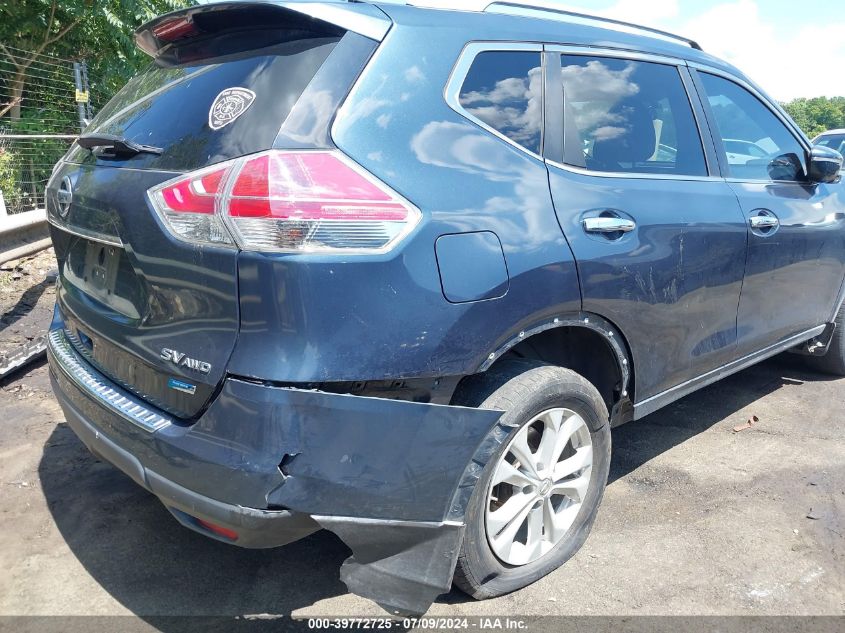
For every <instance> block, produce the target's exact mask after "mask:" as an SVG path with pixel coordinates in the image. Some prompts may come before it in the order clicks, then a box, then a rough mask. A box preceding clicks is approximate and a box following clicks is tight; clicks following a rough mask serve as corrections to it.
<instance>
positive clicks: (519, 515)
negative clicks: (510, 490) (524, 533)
mask: <svg viewBox="0 0 845 633" xmlns="http://www.w3.org/2000/svg"><path fill="white" fill-rule="evenodd" d="M535 500H536V496H535V495H533V494H525V493H523V492H518V493H516V494H515V495H513V496H512V497H511V498H510V499H508V500H507V501H505V503H503V504H502V506H501V507H500V508H498V509H496V510H494V511H492V512H488V514H487V528H488V529H489V530H490V531H491V532H492V533H493V536H494V537H497V536H502V535H504V533H505V532H508V531H510V529H511V528H513V527H514V526H515V529H514V530H513V533H514V534H516V531H517V530H518V529H519V528H520V526H521V525H522V523H523V521H525V515H526V514H528V510H530V509H531V506H532V504H533V503H534V501H535ZM500 533H501V534H500Z"/></svg>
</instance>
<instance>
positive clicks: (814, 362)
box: [807, 304, 845, 376]
mask: <svg viewBox="0 0 845 633" xmlns="http://www.w3.org/2000/svg"><path fill="white" fill-rule="evenodd" d="M807 362H808V363H809V364H810V366H811V367H812V368H813V369H817V370H819V371H823V372H825V373H826V374H833V375H835V376H845V304H843V305H842V307H841V308H839V314H838V315H837V317H836V329H835V330H834V331H833V337H832V338H831V339H830V345H829V346H828V348H827V354H825V355H824V356H808V357H807Z"/></svg>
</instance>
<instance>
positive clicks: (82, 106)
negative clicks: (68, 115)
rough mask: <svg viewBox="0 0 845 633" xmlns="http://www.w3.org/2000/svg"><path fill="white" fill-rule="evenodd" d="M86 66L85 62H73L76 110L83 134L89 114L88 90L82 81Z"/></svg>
mask: <svg viewBox="0 0 845 633" xmlns="http://www.w3.org/2000/svg"><path fill="white" fill-rule="evenodd" d="M84 66H85V64H84V62H82V63H80V62H73V80H74V83H75V84H76V109H77V112H78V113H79V130H80V131H81V132H84V131H85V127H86V126H87V125H88V117H87V116H86V115H87V114H88V112H87V105H88V90H87V88H86V87H85V83H84V82H83V79H82V76H83V75H82V73H83V68H84ZM85 74H87V72H86V73H85Z"/></svg>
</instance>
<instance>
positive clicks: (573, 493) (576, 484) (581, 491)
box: [552, 471, 590, 503]
mask: <svg viewBox="0 0 845 633" xmlns="http://www.w3.org/2000/svg"><path fill="white" fill-rule="evenodd" d="M589 485H590V472H589V471H587V472H586V473H584V474H583V475H579V476H578V477H575V478H574V479H564V480H563V481H557V482H555V484H554V485H553V486H552V494H553V495H564V496H566V497H569V498H570V499H572V500H573V501H577V502H578V503H581V502H582V501H584V495H586V494H587V487H588V486H589Z"/></svg>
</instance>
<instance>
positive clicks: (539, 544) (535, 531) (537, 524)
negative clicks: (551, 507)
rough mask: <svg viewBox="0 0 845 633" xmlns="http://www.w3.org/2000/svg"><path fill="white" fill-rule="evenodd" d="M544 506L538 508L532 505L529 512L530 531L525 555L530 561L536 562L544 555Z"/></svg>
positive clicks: (539, 505)
mask: <svg viewBox="0 0 845 633" xmlns="http://www.w3.org/2000/svg"><path fill="white" fill-rule="evenodd" d="M544 524H545V521H544V518H543V506H542V504H537V507H534V506H533V505H532V507H531V510H529V512H528V531H527V537H526V541H525V553H526V555H527V558H528V560H536V559H537V558H540V556H542V555H543V528H544Z"/></svg>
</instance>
